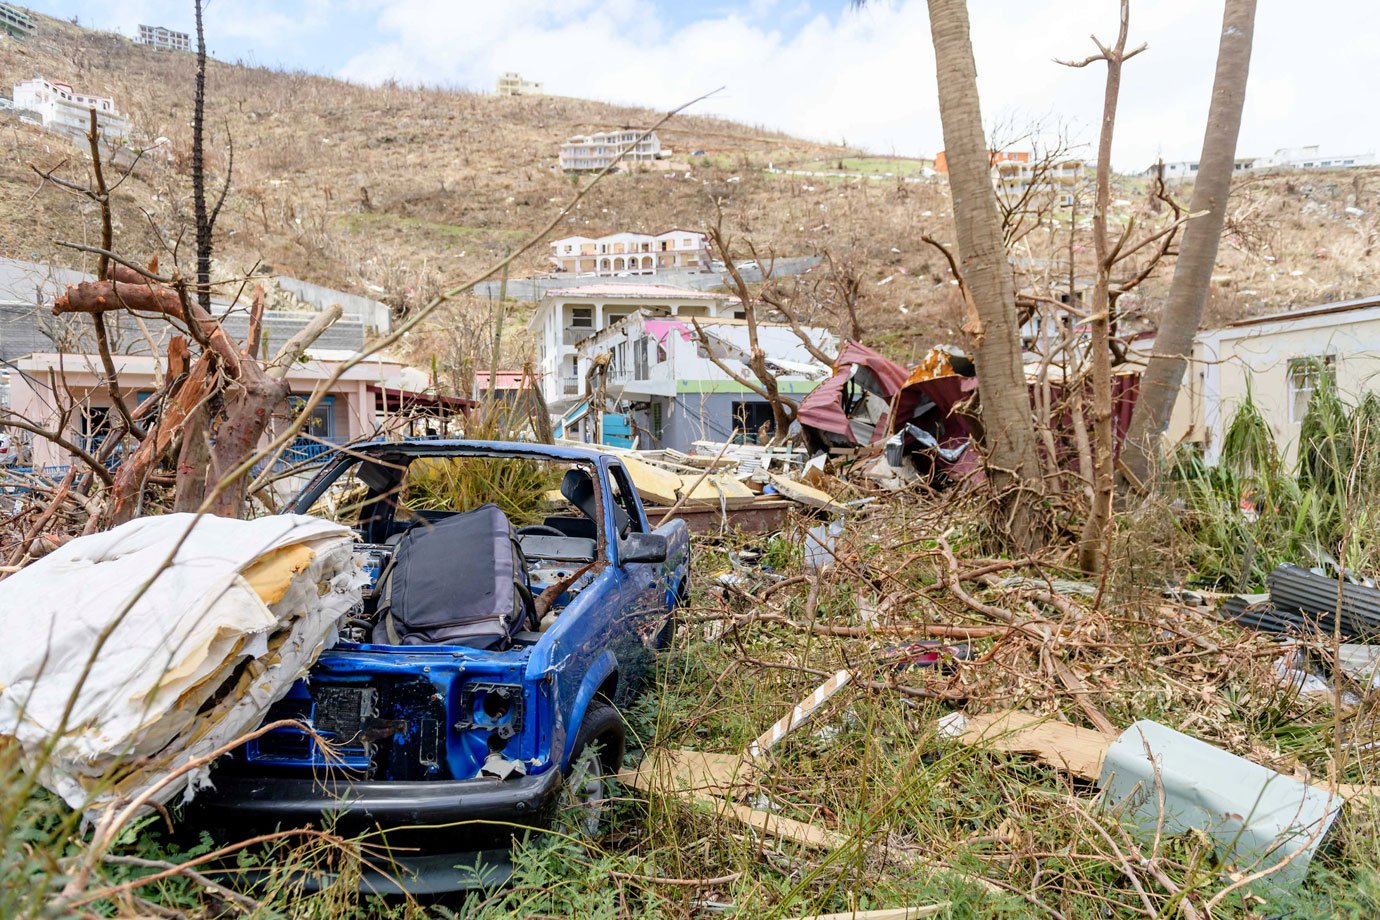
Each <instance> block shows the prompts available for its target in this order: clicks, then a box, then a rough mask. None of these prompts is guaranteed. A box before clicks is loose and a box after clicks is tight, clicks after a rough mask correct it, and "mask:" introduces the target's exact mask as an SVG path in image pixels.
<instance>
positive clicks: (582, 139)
mask: <svg viewBox="0 0 1380 920" xmlns="http://www.w3.org/2000/svg"><path fill="white" fill-rule="evenodd" d="M642 133H643V132H642V131H640V130H638V129H637V128H623V129H621V130H618V131H604V132H601V133H599V134H579V135H576V136H575V137H572V138H570V139H569V140H568V141H566V142H565V143H564V144H562V145H561V169H564V170H566V171H567V172H582V171H597V170H601V169H604V168H605V167H607V166H608V165H609V164H610V163H612V162H613V161H614V160H615V159H617V158H618V155H619V154H620V153H622V152H623V151H625V150H626V151H627V156H625V157H623V159H622V160H620V161H619V165H620V166H625V167H628V166H632V165H634V164H636V163H650V162H652V161H654V160H659V159H662V158H663V157H666V156H669V155H670V153H671V151H670V150H666V149H662V146H661V141H660V140H659V139H658V138H657V136H656V132H655V131H653V132H651V133H650V134H648V135H647V136H646V137H642ZM638 138H642V139H641V140H638Z"/></svg>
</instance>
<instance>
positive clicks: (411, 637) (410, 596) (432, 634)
mask: <svg viewBox="0 0 1380 920" xmlns="http://www.w3.org/2000/svg"><path fill="white" fill-rule="evenodd" d="M377 592H378V598H379V602H378V622H377V624H376V625H375V626H374V632H373V637H372V638H373V641H374V642H375V643H379V644H387V645H464V646H467V647H469V648H475V649H491V648H495V647H502V646H505V645H506V644H507V643H508V642H509V641H510V640H511V639H512V636H513V634H514V633H516V632H519V631H521V630H522V629H524V628H525V627H527V626H528V624H531V626H532V627H533V628H535V626H536V605H535V604H534V603H533V600H532V589H531V583H530V580H529V577H528V573H527V559H526V557H525V556H523V554H522V545H521V544H520V543H519V542H518V539H517V534H516V532H514V530H513V525H512V524H511V523H510V522H509V521H508V516H507V515H505V514H504V513H503V512H502V511H501V510H500V509H499V507H498V506H497V505H492V504H490V505H481V506H480V507H478V508H475V509H474V510H473V511H466V512H464V513H462V514H453V515H450V516H448V517H444V518H441V519H440V520H436V521H422V522H419V523H418V524H416V525H414V526H413V527H412V528H411V529H409V530H407V531H406V532H405V533H404V534H403V536H402V539H401V540H399V542H398V546H397V548H396V549H395V550H394V551H393V558H392V559H391V560H389V562H388V565H387V567H386V568H385V569H384V570H383V573H382V574H381V575H380V576H379V580H378V585H377Z"/></svg>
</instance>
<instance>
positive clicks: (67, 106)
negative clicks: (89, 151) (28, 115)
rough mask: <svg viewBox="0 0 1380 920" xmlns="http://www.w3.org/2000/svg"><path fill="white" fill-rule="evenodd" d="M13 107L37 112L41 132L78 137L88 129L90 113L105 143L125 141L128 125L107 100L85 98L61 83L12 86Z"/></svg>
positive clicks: (39, 79) (35, 80) (41, 81)
mask: <svg viewBox="0 0 1380 920" xmlns="http://www.w3.org/2000/svg"><path fill="white" fill-rule="evenodd" d="M14 107H15V108H16V109H27V110H29V111H30V112H36V113H37V114H38V117H39V120H40V122H41V123H42V126H43V127H44V128H47V129H48V130H49V131H54V132H57V133H58V134H65V135H67V136H68V137H81V136H83V135H85V134H86V132H87V131H88V130H90V127H91V113H92V112H95V113H96V126H97V129H98V130H99V131H100V133H101V135H102V136H103V137H105V138H106V139H107V140H118V139H120V138H125V137H128V136H129V134H130V123H129V120H128V119H127V118H125V117H124V116H123V115H121V114H120V113H119V111H117V110H116V108H115V100H114V99H112V98H111V97H109V96H87V95H84V94H82V93H79V92H77V91H76V90H74V89H73V88H72V84H70V83H63V82H62V81H60V80H48V79H45V78H44V77H42V76H37V77H34V78H33V79H32V80H25V81H24V82H22V83H16V84H14Z"/></svg>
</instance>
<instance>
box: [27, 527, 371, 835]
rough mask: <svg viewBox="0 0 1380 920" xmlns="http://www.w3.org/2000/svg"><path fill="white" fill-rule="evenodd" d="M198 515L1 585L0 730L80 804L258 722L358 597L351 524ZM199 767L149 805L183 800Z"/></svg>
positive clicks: (158, 774) (97, 800)
mask: <svg viewBox="0 0 1380 920" xmlns="http://www.w3.org/2000/svg"><path fill="white" fill-rule="evenodd" d="M193 521H194V517H193V516H192V515H190V514H171V515H165V516H160V517H150V518H141V519H139V520H135V521H131V522H130V523H128V524H125V525H123V526H120V527H117V528H115V529H114V530H110V531H107V532H105V533H98V534H92V535H90V536H86V537H81V538H79V539H76V540H73V541H71V542H70V543H68V544H66V545H64V546H62V547H61V548H59V549H57V550H56V551H54V552H53V553H51V554H50V555H48V556H46V557H44V558H42V559H40V560H38V561H37V562H34V563H33V564H32V565H29V566H28V567H26V568H24V569H23V570H21V571H19V572H17V573H16V574H14V575H11V576H10V577H9V578H7V579H5V580H4V581H0V635H2V636H4V640H3V641H0V736H10V737H13V738H14V739H16V740H17V741H18V743H19V745H20V748H21V751H22V753H23V761H24V766H25V768H26V769H28V770H30V771H35V772H36V774H37V776H38V778H39V780H40V781H41V782H42V783H43V785H45V786H46V787H48V788H49V789H51V790H53V791H54V792H56V793H57V794H58V795H60V796H62V798H63V799H64V800H66V801H67V803H68V804H69V805H71V806H72V807H73V808H85V809H91V808H93V807H95V806H98V805H100V804H102V803H104V802H108V801H111V800H113V799H115V798H120V797H130V796H134V795H137V794H138V793H139V792H140V791H141V790H144V789H147V788H148V786H149V785H150V784H152V783H154V782H156V781H157V780H159V779H161V778H162V777H163V776H165V775H166V774H167V773H168V772H169V771H172V770H175V769H176V768H177V767H178V766H180V765H182V764H186V763H187V762H188V761H189V760H191V759H194V758H196V757H198V756H201V755H204V754H206V753H208V752H210V751H213V750H215V749H216V748H217V747H219V746H221V745H223V744H225V743H227V742H229V741H231V740H233V739H235V738H237V737H239V736H240V735H242V734H244V733H246V732H248V731H252V730H253V729H254V728H255V727H257V725H258V723H259V722H261V721H262V719H263V716H264V713H265V711H266V710H267V709H268V707H269V706H270V705H272V704H273V703H274V702H276V701H277V700H278V699H280V698H281V697H282V696H283V694H285V693H286V692H287V690H288V688H289V687H290V686H291V685H292V683H293V682H294V681H295V680H297V679H298V678H299V677H301V676H303V675H304V674H305V673H306V671H307V669H308V668H309V667H310V666H311V665H312V663H313V662H315V661H316V658H317V657H318V656H319V655H320V654H321V652H322V651H323V650H324V649H325V648H327V647H329V646H330V645H331V644H332V643H334V641H335V636H336V626H337V622H338V621H339V619H340V617H341V616H342V615H343V614H344V613H345V612H346V611H348V610H349V609H350V608H351V607H353V606H354V605H355V604H356V603H357V602H358V600H359V596H360V586H361V584H363V582H364V578H363V576H362V574H361V573H360V571H359V569H358V568H357V567H356V566H355V564H354V560H353V534H352V532H351V531H350V530H349V529H348V528H345V527H341V526H339V525H337V524H333V523H330V522H327V521H322V520H318V519H316V518H311V517H306V516H303V515H275V516H272V517H265V518H260V519H258V520H254V521H239V520H233V519H228V518H218V517H212V516H206V517H202V518H201V519H200V520H196V521H195V526H193ZM189 528H190V530H189ZM179 541H181V545H180V546H179V545H178V543H179ZM174 547H177V552H176V556H175V558H173V559H172V561H171V564H168V560H169V556H170V554H171V553H172V552H173V549H174ZM69 707H70V711H69ZM59 732H60V736H58V735H59ZM49 746H51V748H52V749H51V751H50V752H49V753H47V754H46V755H45V754H44V751H45V749H46V748H47V747H49ZM206 773H207V771H206V770H205V769H204V768H203V769H198V770H197V771H195V772H194V773H193V774H192V775H191V776H189V777H188V779H189V781H190V786H188V784H187V783H177V784H174V785H172V786H170V787H168V788H167V789H162V790H160V791H159V793H158V794H157V796H156V797H155V798H154V799H153V801H155V802H166V801H168V800H170V799H171V798H172V797H173V796H174V795H175V794H176V793H177V792H179V791H182V789H183V788H184V787H185V788H187V796H188V797H190V795H191V794H192V792H194V791H195V788H196V786H197V785H198V784H199V783H202V782H204V781H205V777H206Z"/></svg>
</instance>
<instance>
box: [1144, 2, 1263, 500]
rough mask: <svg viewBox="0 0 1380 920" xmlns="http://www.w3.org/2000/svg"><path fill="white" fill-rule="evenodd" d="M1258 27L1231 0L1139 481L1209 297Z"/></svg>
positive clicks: (1250, 10) (1155, 362) (1244, 5)
mask: <svg viewBox="0 0 1380 920" xmlns="http://www.w3.org/2000/svg"><path fill="white" fill-rule="evenodd" d="M1254 29H1255V0H1226V6H1225V9H1224V11H1223V15H1222V38H1221V42H1220V44H1219V45H1218V48H1217V74H1216V76H1215V77H1214V78H1213V84H1212V105H1211V106H1210V108H1209V109H1208V123H1207V131H1206V132H1205V133H1204V135H1203V155H1202V156H1201V157H1200V158H1199V161H1198V162H1199V168H1198V178H1197V183H1196V184H1195V185H1194V187H1193V199H1192V201H1191V202H1190V204H1189V210H1190V211H1191V212H1192V213H1195V214H1197V213H1199V212H1206V213H1204V214H1203V216H1201V217H1196V218H1194V219H1193V220H1191V221H1189V222H1188V226H1187V227H1186V228H1185V229H1184V235H1183V240H1182V241H1181V242H1180V244H1179V253H1180V255H1179V258H1178V261H1177V262H1176V263H1175V265H1174V280H1173V281H1172V282H1170V286H1169V296H1168V299H1167V300H1166V301H1165V304H1164V311H1163V313H1162V314H1161V315H1160V328H1159V334H1158V335H1157V336H1156V337H1155V349H1154V352H1153V353H1152V355H1151V357H1150V363H1149V365H1148V366H1147V367H1146V369H1145V373H1144V374H1143V375H1142V376H1141V381H1140V396H1139V398H1138V399H1137V401H1136V408H1135V412H1134V413H1132V415H1131V428H1130V431H1129V432H1128V433H1127V437H1126V444H1125V445H1124V447H1123V452H1122V460H1123V463H1124V464H1125V466H1126V470H1127V471H1128V472H1129V473H1130V476H1131V477H1134V480H1135V481H1136V482H1137V483H1148V482H1149V481H1150V477H1151V474H1152V472H1153V470H1154V466H1155V464H1156V461H1157V457H1158V454H1159V450H1160V441H1161V438H1162V437H1163V435H1164V432H1165V429H1167V428H1168V427H1169V416H1170V413H1171V412H1172V411H1173V409H1174V401H1175V399H1176V398H1177V397H1178V395H1179V388H1180V386H1182V384H1183V379H1184V369H1185V367H1186V365H1187V363H1188V362H1187V358H1188V354H1189V352H1190V350H1191V349H1192V347H1193V337H1194V336H1195V335H1197V333H1198V324H1199V323H1200V322H1201V321H1202V318H1203V307H1204V305H1205V304H1206V303H1207V295H1208V287H1209V285H1210V284H1211V282H1212V268H1213V265H1214V264H1216V262H1217V245H1218V242H1219V241H1220V239H1221V237H1222V223H1223V221H1224V219H1225V218H1226V207H1227V194H1228V192H1230V190H1231V177H1232V170H1233V166H1234V164H1235V161H1236V138H1237V135H1238V133H1239V132H1240V129H1241V109H1242V106H1243V105H1244V104H1245V101H1246V78H1247V76H1248V74H1249V73H1250V66H1251V35H1252V33H1253V31H1254Z"/></svg>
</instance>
